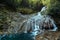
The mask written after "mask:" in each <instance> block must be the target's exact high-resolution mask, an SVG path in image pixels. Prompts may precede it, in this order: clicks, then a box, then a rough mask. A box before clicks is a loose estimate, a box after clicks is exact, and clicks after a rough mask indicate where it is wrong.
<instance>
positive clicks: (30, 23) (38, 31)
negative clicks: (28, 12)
mask: <svg viewBox="0 0 60 40" xmlns="http://www.w3.org/2000/svg"><path fill="white" fill-rule="evenodd" d="M45 9H46V8H45V7H43V8H42V9H41V11H40V12H37V14H36V15H33V16H30V17H28V18H27V17H26V16H23V15H21V17H23V18H27V19H26V21H24V22H23V23H21V25H22V26H21V25H20V26H21V27H19V26H16V27H14V29H12V32H15V33H14V34H3V35H0V40H35V37H36V35H42V34H44V32H45V31H46V30H47V31H57V29H58V28H57V26H56V25H55V22H54V20H53V19H52V18H51V17H50V16H48V15H42V14H41V12H43V11H44V10H45ZM21 22H22V21H21ZM10 31H11V29H10ZM18 32H19V33H18Z"/></svg>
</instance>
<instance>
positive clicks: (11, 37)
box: [0, 33, 34, 40]
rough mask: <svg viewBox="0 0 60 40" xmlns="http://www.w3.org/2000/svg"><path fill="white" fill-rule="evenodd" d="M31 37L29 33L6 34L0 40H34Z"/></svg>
mask: <svg viewBox="0 0 60 40" xmlns="http://www.w3.org/2000/svg"><path fill="white" fill-rule="evenodd" d="M32 37H33V36H32V35H31V34H30V33H26V34H25V33H22V34H19V33H18V34H8V35H5V36H4V37H2V38H1V37H0V38H1V40H34V39H33V38H32Z"/></svg>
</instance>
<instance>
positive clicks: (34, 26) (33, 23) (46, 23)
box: [25, 7, 57, 36]
mask: <svg viewBox="0 0 60 40" xmlns="http://www.w3.org/2000/svg"><path fill="white" fill-rule="evenodd" d="M45 9H46V7H43V8H42V10H41V11H40V12H38V13H37V15H35V16H33V17H31V18H29V19H28V20H27V23H26V24H25V25H26V29H25V32H26V33H27V30H28V28H31V33H32V35H35V36H36V35H38V34H41V33H42V32H44V30H46V29H48V31H56V30H57V27H56V25H55V23H54V20H53V19H52V18H51V17H50V16H48V15H42V14H41V12H43V11H45ZM51 28H52V29H51Z"/></svg>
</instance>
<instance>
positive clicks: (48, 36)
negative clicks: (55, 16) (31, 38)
mask: <svg viewBox="0 0 60 40" xmlns="http://www.w3.org/2000/svg"><path fill="white" fill-rule="evenodd" d="M59 37H60V32H45V33H44V34H43V35H37V36H36V40H60V38H59Z"/></svg>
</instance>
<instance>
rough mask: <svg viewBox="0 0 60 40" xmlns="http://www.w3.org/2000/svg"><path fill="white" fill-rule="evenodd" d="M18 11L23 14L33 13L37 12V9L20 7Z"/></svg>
mask: <svg viewBox="0 0 60 40" xmlns="http://www.w3.org/2000/svg"><path fill="white" fill-rule="evenodd" d="M17 11H18V12H20V13H22V14H32V13H35V12H36V11H34V10H32V9H30V8H20V9H18V10H17Z"/></svg>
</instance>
